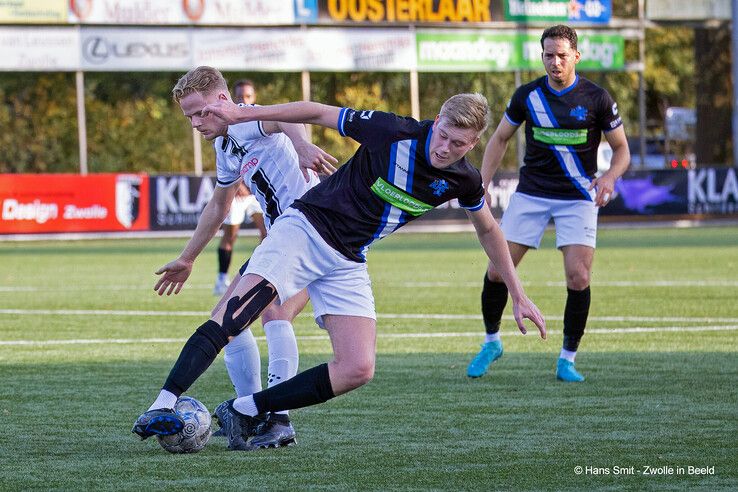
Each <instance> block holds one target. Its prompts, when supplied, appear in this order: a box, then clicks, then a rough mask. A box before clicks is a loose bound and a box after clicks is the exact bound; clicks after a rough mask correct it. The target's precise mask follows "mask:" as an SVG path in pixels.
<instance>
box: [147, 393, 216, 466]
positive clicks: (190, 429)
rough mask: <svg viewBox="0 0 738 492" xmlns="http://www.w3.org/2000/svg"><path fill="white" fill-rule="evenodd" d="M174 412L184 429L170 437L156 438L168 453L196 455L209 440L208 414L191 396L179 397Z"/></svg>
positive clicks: (203, 406) (210, 432)
mask: <svg viewBox="0 0 738 492" xmlns="http://www.w3.org/2000/svg"><path fill="white" fill-rule="evenodd" d="M174 411H175V413H176V414H177V415H179V416H180V417H182V420H184V424H185V425H184V428H183V429H182V430H181V431H179V432H177V433H176V434H172V435H171V436H156V438H157V439H158V440H159V444H160V445H161V447H162V448H164V449H166V450H167V451H169V452H170V453H197V452H198V451H200V450H201V449H203V448H204V447H205V445H206V444H207V443H208V440H209V439H210V435H211V434H212V431H211V430H210V412H208V409H207V408H205V405H203V404H202V403H200V402H199V401H197V400H196V399H194V398H192V397H191V396H180V397H179V399H177V403H176V404H175V405H174Z"/></svg>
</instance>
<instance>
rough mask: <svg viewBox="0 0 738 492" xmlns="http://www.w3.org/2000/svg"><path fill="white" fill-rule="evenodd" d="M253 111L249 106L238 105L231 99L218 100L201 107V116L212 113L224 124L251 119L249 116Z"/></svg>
mask: <svg viewBox="0 0 738 492" xmlns="http://www.w3.org/2000/svg"><path fill="white" fill-rule="evenodd" d="M252 112H253V109H252V107H251V106H239V105H238V104H236V103H234V102H233V101H226V100H219V101H217V102H214V103H212V104H208V105H206V106H205V107H204V108H202V116H203V117H205V116H208V115H213V116H215V117H216V118H217V119H219V120H220V121H222V122H223V123H225V124H226V125H234V124H236V123H243V122H244V121H253V120H255V119H256V118H250V117H249V116H250V115H251V113H252Z"/></svg>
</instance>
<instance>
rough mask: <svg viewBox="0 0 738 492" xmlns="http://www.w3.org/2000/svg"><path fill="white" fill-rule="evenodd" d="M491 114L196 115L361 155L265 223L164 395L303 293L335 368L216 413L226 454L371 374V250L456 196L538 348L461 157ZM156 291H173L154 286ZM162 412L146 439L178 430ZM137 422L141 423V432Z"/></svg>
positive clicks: (530, 307)
mask: <svg viewBox="0 0 738 492" xmlns="http://www.w3.org/2000/svg"><path fill="white" fill-rule="evenodd" d="M488 113H489V107H488V105H487V100H486V99H485V98H484V97H483V96H481V95H480V94H458V95H456V96H453V97H451V98H450V99H448V100H447V101H446V102H445V103H444V104H443V106H442V107H441V110H440V112H439V114H438V116H436V118H435V120H428V121H416V120H414V119H412V118H407V117H401V116H397V115H395V114H392V113H386V112H382V111H372V110H365V111H360V110H354V109H349V108H339V107H334V106H326V105H323V104H318V103H314V102H294V103H287V104H278V105H274V106H256V107H248V106H246V107H238V106H237V105H235V104H233V103H232V102H230V101H223V100H220V101H216V102H214V103H213V104H209V105H207V106H206V107H205V108H203V110H202V115H203V116H206V117H209V116H210V115H216V116H217V117H218V118H220V120H222V121H223V122H224V123H225V124H228V125H232V124H236V123H240V122H246V121H254V120H261V121H290V122H294V123H311V124H318V125H321V126H325V127H329V128H334V129H337V130H338V131H339V132H340V134H341V135H343V136H347V137H351V138H354V139H355V140H357V141H358V142H359V143H360V144H361V145H360V147H359V148H358V150H357V151H356V153H355V154H354V155H353V157H352V158H351V159H350V160H349V161H348V162H347V163H346V164H344V165H343V166H342V167H341V168H340V169H339V170H338V171H336V172H335V173H334V174H332V175H331V176H330V177H329V178H327V179H325V180H324V181H322V182H321V183H320V184H319V185H317V186H315V187H314V188H311V189H310V190H308V191H307V192H306V193H305V194H304V195H303V196H302V197H301V198H300V199H298V200H295V202H294V204H293V205H292V207H290V209H289V210H287V211H286V212H285V213H283V214H282V215H281V216H280V218H279V219H277V221H276V222H275V223H274V224H273V226H272V228H271V230H270V231H269V234H268V235H267V237H266V239H265V240H264V242H262V244H261V245H260V246H259V247H257V248H256V250H255V251H254V254H253V256H252V257H251V259H250V261H249V262H248V265H247V267H246V270H245V275H243V276H242V277H241V278H240V280H239V281H238V284H237V285H236V287H235V290H233V291H231V292H230V294H227V295H226V296H224V297H223V299H221V301H220V303H219V304H218V305H217V306H216V307H215V309H214V311H213V316H212V317H211V318H210V320H208V321H207V322H205V323H204V324H203V325H202V326H200V327H199V328H198V329H197V331H196V332H195V334H194V335H192V337H191V338H190V339H189V340H188V341H187V343H186V344H185V346H184V348H183V349H182V352H181V354H180V356H179V359H178V360H177V362H176V363H175V365H174V367H173V368H172V371H171V372H170V374H169V378H168V379H167V381H166V382H165V384H164V390H165V391H169V392H172V393H173V394H175V395H176V394H180V393H182V392H183V391H185V390H186V389H187V388H189V387H190V385H191V384H192V383H193V382H194V381H195V380H196V379H197V378H198V377H199V375H200V374H202V372H203V371H205V369H207V367H208V366H209V365H210V364H211V363H212V361H213V359H214V358H215V356H216V355H217V353H218V351H219V350H220V349H221V348H222V347H223V345H224V344H225V343H226V342H227V340H228V337H230V336H234V335H237V334H238V333H240V331H241V330H242V329H244V327H246V326H248V325H249V324H250V323H251V322H252V321H253V320H254V319H255V318H256V317H257V316H258V315H259V313H260V312H261V310H262V309H264V306H267V305H268V304H269V303H270V302H272V300H273V299H275V298H277V297H278V298H279V301H280V302H285V301H287V300H288V299H289V298H290V297H292V296H293V295H295V294H296V293H297V292H300V291H301V290H302V289H304V288H306V287H307V290H308V292H309V294H310V300H311V302H312V303H313V308H314V311H315V317H316V321H317V323H318V324H319V325H320V326H321V327H323V328H325V329H326V331H327V332H328V335H329V337H330V339H331V344H332V347H333V359H332V360H331V361H330V362H328V363H327V364H320V365H318V366H315V367H313V368H310V369H307V370H306V371H303V372H301V373H299V374H297V375H296V376H295V377H293V378H292V379H289V380H287V381H285V382H282V383H280V384H277V385H275V386H272V387H270V388H268V389H266V390H263V391H260V392H257V393H255V394H253V395H249V396H246V397H241V398H236V399H235V400H229V401H227V402H223V403H222V404H221V405H220V406H218V408H217V409H216V415H217V416H218V419H219V421H220V423H221V425H223V426H224V427H225V428H226V434H227V435H228V436H229V447H230V448H231V449H253V448H254V446H253V442H254V441H255V440H256V441H257V442H259V441H258V440H259V439H260V435H261V433H262V432H263V428H264V426H263V417H262V416H263V415H265V414H268V413H270V412H276V411H280V410H285V409H293V408H300V407H305V406H308V405H315V404H318V403H322V402H325V401H327V400H329V399H331V398H334V397H335V396H338V395H341V394H344V393H346V392H348V391H351V390H353V389H356V388H358V387H360V386H362V385H364V384H366V383H367V382H369V381H370V380H371V379H372V378H373V376H374V364H375V352H376V336H377V332H376V314H375V310H374V297H373V294H372V289H371V282H370V280H369V274H368V271H367V265H366V254H367V250H368V248H369V247H370V246H371V245H372V244H373V243H375V242H376V241H378V240H380V239H382V238H383V237H385V236H387V235H389V234H391V233H392V232H394V231H396V230H397V229H398V228H400V227H402V226H403V225H405V224H407V223H409V222H410V221H412V220H414V219H416V218H417V217H419V216H421V215H423V214H424V213H425V212H428V211H429V210H431V209H433V208H434V207H436V206H438V205H441V204H442V203H445V202H447V201H448V200H451V199H454V198H457V199H458V200H459V203H460V205H461V206H462V207H463V208H465V209H466V211H467V215H468V217H469V218H470V220H471V222H472V224H473V225H474V227H475V229H476V231H477V235H478V238H479V241H480V243H481V244H482V246H483V248H484V251H485V252H486V254H487V256H488V257H489V259H490V260H491V261H492V263H494V264H495V265H496V268H497V269H498V271H499V272H500V274H501V276H502V278H503V279H504V281H505V282H506V284H507V286H508V288H509V289H510V295H511V297H512V300H513V311H514V313H515V319H516V322H517V323H518V327H519V328H520V330H521V332H523V333H525V332H526V328H525V325H524V323H523V318H528V319H530V320H531V321H532V322H533V323H534V324H535V325H536V326H537V327H538V330H539V331H540V334H541V337H543V338H545V334H546V329H545V322H544V320H543V316H542V315H541V313H540V312H539V310H538V308H537V307H536V306H535V304H533V302H531V301H530V300H529V299H528V298H527V296H526V295H525V292H524V290H523V287H522V285H521V283H520V280H519V279H518V276H517V273H516V272H515V267H514V265H513V263H512V260H511V258H510V252H509V250H508V248H507V244H506V243H505V239H504V237H503V235H502V232H501V231H500V229H499V227H498V225H497V223H496V222H495V220H494V218H493V217H492V214H491V212H490V210H489V208H488V207H486V206H484V192H483V189H482V179H481V176H480V174H479V171H477V169H476V168H474V167H473V166H472V165H471V164H469V162H467V160H466V158H465V155H466V154H467V152H469V151H470V150H471V149H472V148H473V147H474V145H476V143H477V142H478V141H479V137H480V135H481V134H482V133H483V132H484V130H485V129H486V127H487V121H488V116H489V115H488ZM163 280H164V282H163V283H162V285H161V287H162V288H171V287H169V284H170V281H168V279H163ZM177 419H178V417H176V415H172V413H171V412H167V411H166V410H165V411H159V410H152V411H149V412H146V413H145V414H143V415H142V416H141V417H139V424H140V427H141V428H142V431H143V432H144V433H150V434H155V433H159V434H163V433H168V432H171V429H173V428H176V427H177V423H176V421H177ZM144 424H146V425H144Z"/></svg>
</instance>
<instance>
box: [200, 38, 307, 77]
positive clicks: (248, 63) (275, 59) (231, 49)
mask: <svg viewBox="0 0 738 492" xmlns="http://www.w3.org/2000/svg"><path fill="white" fill-rule="evenodd" d="M192 45H193V50H192V57H193V64H194V65H210V66H212V67H217V68H218V69H219V70H234V71H242V70H254V71H290V70H291V71H299V70H301V69H302V67H304V65H305V61H304V58H305V33H304V31H300V30H299V29H280V30H279V31H275V30H270V29H198V30H196V31H195V32H193V34H192Z"/></svg>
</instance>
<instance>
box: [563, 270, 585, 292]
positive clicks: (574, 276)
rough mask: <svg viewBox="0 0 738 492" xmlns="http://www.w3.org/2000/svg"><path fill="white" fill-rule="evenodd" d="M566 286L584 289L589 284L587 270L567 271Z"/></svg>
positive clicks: (573, 288) (572, 288)
mask: <svg viewBox="0 0 738 492" xmlns="http://www.w3.org/2000/svg"><path fill="white" fill-rule="evenodd" d="M566 286H567V287H568V288H570V289H571V290H584V289H586V288H587V287H588V286H589V272H587V271H582V270H578V271H574V272H567V274H566Z"/></svg>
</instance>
